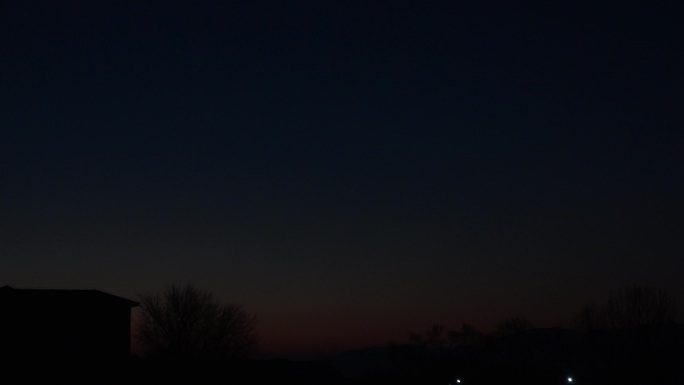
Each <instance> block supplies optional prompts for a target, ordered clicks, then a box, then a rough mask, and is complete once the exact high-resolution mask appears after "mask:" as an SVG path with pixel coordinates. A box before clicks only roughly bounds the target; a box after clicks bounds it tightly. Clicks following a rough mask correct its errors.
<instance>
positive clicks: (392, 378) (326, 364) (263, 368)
mask: <svg viewBox="0 0 684 385" xmlns="http://www.w3.org/2000/svg"><path fill="white" fill-rule="evenodd" d="M139 297H140V310H141V317H140V318H139V322H138V323H137V324H136V325H135V328H134V331H133V332H134V336H135V337H136V338H138V340H139V342H140V343H141V347H142V352H141V354H140V355H130V356H129V357H120V358H117V359H112V358H111V357H110V358H107V359H98V357H96V356H93V357H87V356H81V358H79V359H78V360H74V359H73V358H68V357H60V356H53V357H49V359H45V358H46V357H45V356H44V355H40V354H36V355H35V359H22V360H21V361H18V360H16V359H14V360H13V359H12V352H8V351H3V360H2V378H0V382H1V383H3V384H33V383H50V384H107V385H108V384H112V385H113V384H122V383H127V384H168V385H173V384H190V383H192V384H209V383H216V382H220V383H229V384H243V383H244V384H247V383H249V384H253V383H278V384H295V383H296V384H299V385H306V384H332V385H334V384H340V385H342V384H357V385H363V384H376V385H377V384H393V385H402V384H406V385H408V384H442V385H456V384H501V383H508V384H511V383H513V384H532V385H534V384H569V383H572V384H573V385H574V384H627V385H630V384H634V385H636V384H644V383H651V384H661V385H669V384H684V328H683V327H682V324H680V323H677V322H676V316H677V308H676V306H675V302H674V301H673V300H672V298H671V297H670V296H669V295H668V294H667V293H666V292H663V291H657V290H655V289H653V288H652V287H650V286H648V285H633V286H630V287H627V288H624V289H622V290H618V291H616V292H615V293H612V294H610V295H609V296H608V298H606V300H605V301H604V302H602V303H597V304H591V303H588V304H586V305H585V306H584V307H582V308H581V309H579V310H578V312H577V314H576V316H575V319H574V320H573V324H574V326H573V327H572V328H544V327H535V326H534V325H532V323H531V322H530V321H529V320H527V319H526V318H525V317H520V316H518V317H511V318H508V319H504V320H503V321H502V322H500V323H499V325H498V327H497V328H496V329H495V330H494V331H493V332H490V333H483V332H481V331H479V330H478V329H477V328H476V327H475V326H473V325H470V324H463V325H461V326H460V327H458V328H456V329H447V328H445V327H443V326H440V325H434V326H431V327H429V328H428V329H427V330H425V331H424V332H410V333H408V336H407V341H406V342H405V343H394V344H388V345H387V346H385V347H375V348H369V349H363V350H361V351H357V352H345V353H343V354H339V355H336V356H332V357H328V358H325V359H320V360H312V361H289V360H263V359H255V358H254V357H253V354H254V353H255V352H256V348H257V342H258V336H257V332H256V325H257V323H256V317H255V316H254V315H252V314H250V313H248V312H247V311H246V310H245V309H244V308H243V307H242V306H239V305H235V304H232V303H227V302H222V301H219V300H217V299H216V298H215V297H214V296H213V294H212V293H210V292H209V291H206V290H203V289H199V288H197V287H196V286H194V285H192V284H190V285H185V286H181V285H171V286H169V287H167V288H166V289H165V290H163V291H161V292H157V293H147V294H141V295H140V296H139ZM5 332H7V331H5ZM66 337H68V336H65V339H64V340H65V341H66V340H68V338H66ZM35 349H40V347H39V346H36V347H35ZM361 361H362V362H361ZM361 366H364V368H363V369H362V370H360V367H361Z"/></svg>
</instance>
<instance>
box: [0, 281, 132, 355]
mask: <svg viewBox="0 0 684 385" xmlns="http://www.w3.org/2000/svg"><path fill="white" fill-rule="evenodd" d="M137 305H138V303H137V302H134V301H130V300H128V299H125V298H121V297H117V296H115V295H111V294H107V293H104V292H101V291H98V290H43V289H15V288H12V287H9V286H4V287H1V288H0V341H2V343H1V345H0V346H1V349H2V355H3V358H4V360H3V361H5V362H17V363H24V362H60V363H64V362H72V363H83V362H114V361H117V360H119V359H128V358H129V357H130V338H131V308H133V307H135V306H137Z"/></svg>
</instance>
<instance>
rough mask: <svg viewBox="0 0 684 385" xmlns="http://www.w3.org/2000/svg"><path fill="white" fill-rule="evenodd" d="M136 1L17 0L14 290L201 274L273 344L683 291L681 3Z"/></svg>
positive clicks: (8, 134) (11, 62)
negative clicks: (619, 295) (638, 291)
mask: <svg viewBox="0 0 684 385" xmlns="http://www.w3.org/2000/svg"><path fill="white" fill-rule="evenodd" d="M142 3H143V4H139V2H133V1H131V2H121V1H118V2H108V1H98V2H87V1H83V2H24V1H3V2H1V3H0V98H1V99H2V103H1V104H0V230H2V231H1V232H0V281H2V282H0V284H10V285H13V286H16V287H51V288H53V287H57V288H98V289H101V290H105V291H109V292H112V293H115V294H120V295H123V296H128V297H130V298H133V299H135V297H136V295H137V294H138V293H141V292H146V291H149V290H158V289H161V288H163V287H164V286H165V285H167V284H170V283H172V282H189V281H192V282H195V283H197V284H198V285H200V286H205V287H207V288H209V289H211V290H213V291H215V292H216V293H217V294H218V295H219V296H221V297H222V298H226V299H230V300H234V301H237V302H242V303H244V304H245V306H246V307H247V308H248V309H249V310H252V311H253V312H255V313H256V314H257V315H258V316H259V318H260V319H261V324H260V330H261V331H262V340H263V346H264V350H271V351H279V352H289V351H300V350H328V349H337V348H348V347H353V346H360V345H364V344H381V343H385V342H388V341H389V340H390V339H394V340H401V339H402V338H404V336H405V332H406V331H408V330H416V329H423V328H424V327H427V326H429V325H430V324H432V323H443V324H445V325H447V326H448V327H459V326H460V324H462V323H463V322H470V323H473V324H476V325H478V326H479V327H481V328H482V329H484V330H487V329H489V328H491V327H493V326H494V325H495V324H496V322H498V321H500V320H501V319H503V318H505V317H508V316H513V315H523V316H527V317H528V318H530V320H531V321H532V323H533V324H538V325H548V326H552V325H566V326H567V325H568V324H569V322H570V319H571V316H572V314H573V313H575V312H576V311H577V309H578V308H579V306H581V304H582V303H583V302H584V301H588V300H600V299H603V298H605V297H606V296H607V295H608V294H609V291H610V290H614V289H617V288H619V287H621V286H623V285H625V284H628V283H631V282H634V281H640V282H647V283H649V284H652V285H654V286H656V287H659V288H663V289H666V290H668V291H670V292H671V293H672V294H673V295H674V296H675V297H676V298H677V299H678V300H679V301H680V302H681V301H683V300H684V297H683V296H684V287H683V286H682V284H681V281H680V276H681V272H682V271H684V262H682V261H683V260H684V258H682V249H683V248H682V245H681V234H682V230H684V226H683V225H684V219H683V214H684V205H683V203H682V197H683V196H684V178H683V177H684V172H683V171H682V164H684V162H683V161H684V156H683V155H682V148H683V147H682V146H683V145H684V134H683V133H682V122H683V121H684V119H683V116H682V115H683V114H682V111H683V110H684V109H682V96H681V92H682V89H684V84H683V82H682V76H681V68H684V62H683V60H682V59H681V58H680V57H681V55H679V54H678V53H679V52H678V51H680V48H681V43H682V41H684V40H683V38H684V32H683V30H682V27H681V23H680V20H679V15H681V11H682V9H681V5H678V4H676V2H670V3H668V2H662V3H660V4H657V5H653V4H631V3H630V2H621V3H616V4H608V3H607V2H606V3H603V2H587V3H586V4H585V3H582V2H552V3H553V4H546V5H540V6H535V7H530V6H528V5H521V4H508V2H490V3H484V2H472V3H469V2H449V3H447V2H411V1H392V2H389V1H374V2H372V4H368V3H369V2H355V1H351V2H349V1H345V2H327V3H326V4H320V2H285V1H270V2H255V1H247V2H226V4H223V5H216V4H203V5H202V4H196V2H187V3H181V2H177V1H173V2H168V1H167V2H165V1H147V2H142ZM599 3H600V4H599Z"/></svg>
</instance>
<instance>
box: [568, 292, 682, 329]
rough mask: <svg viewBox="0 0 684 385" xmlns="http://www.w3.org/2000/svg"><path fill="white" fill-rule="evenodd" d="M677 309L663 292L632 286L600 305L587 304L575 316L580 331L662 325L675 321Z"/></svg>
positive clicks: (616, 293) (614, 294)
mask: <svg viewBox="0 0 684 385" xmlns="http://www.w3.org/2000/svg"><path fill="white" fill-rule="evenodd" d="M676 315H677V306H676V303H675V302H674V300H672V298H671V297H670V296H669V295H668V293H667V292H665V291H664V290H656V289H654V288H652V287H650V286H647V285H642V284H633V285H632V286H629V287H627V288H624V289H622V290H618V291H617V292H615V293H613V294H612V295H611V296H610V297H609V298H608V301H607V302H606V303H605V304H604V305H602V306H596V305H593V304H586V305H584V307H583V308H582V309H581V311H580V313H579V315H578V317H577V327H578V329H579V330H580V331H582V332H593V331H597V330H628V329H636V328H644V327H653V326H662V325H666V324H671V323H673V322H674V321H675V318H676Z"/></svg>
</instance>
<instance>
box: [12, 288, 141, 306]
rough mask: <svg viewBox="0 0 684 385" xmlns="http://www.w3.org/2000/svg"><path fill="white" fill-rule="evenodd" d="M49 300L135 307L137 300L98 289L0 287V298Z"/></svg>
mask: <svg viewBox="0 0 684 385" xmlns="http://www.w3.org/2000/svg"><path fill="white" fill-rule="evenodd" d="M3 299H4V300H8V299H11V300H19V301H50V302H54V303H57V302H59V303H69V304H84V303H93V302H97V303H107V304H111V305H114V306H127V307H136V306H138V302H135V301H131V300H129V299H126V298H123V297H119V296H116V295H113V294H109V293H105V292H103V291H99V290H94V289H91V290H73V289H15V288H13V287H11V286H7V285H6V286H3V287H0V300H3Z"/></svg>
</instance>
